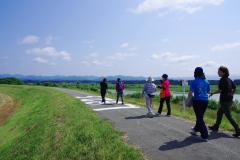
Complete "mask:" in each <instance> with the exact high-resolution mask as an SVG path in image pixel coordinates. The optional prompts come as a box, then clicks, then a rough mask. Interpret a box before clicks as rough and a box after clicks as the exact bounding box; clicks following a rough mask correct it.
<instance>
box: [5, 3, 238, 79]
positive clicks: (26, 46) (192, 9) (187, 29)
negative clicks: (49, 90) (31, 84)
mask: <svg viewBox="0 0 240 160" xmlns="http://www.w3.org/2000/svg"><path fill="white" fill-rule="evenodd" d="M239 6H240V1H239V0H114V1H112V0H106V1H99V0H51V1H49V0H41V1H39V0H21V1H19V0H1V1H0V74H24V75H96V76H108V75H129V76H160V75H162V74H163V73H167V74H168V75H169V77H179V76H192V75H193V71H194V68H195V67H197V66H201V67H203V69H204V72H205V74H206V75H217V69H218V67H219V66H220V65H225V66H227V67H228V68H229V69H230V74H231V75H240V63H239V60H240V54H239V52H240V10H239Z"/></svg>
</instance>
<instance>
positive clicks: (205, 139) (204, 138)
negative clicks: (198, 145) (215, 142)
mask: <svg viewBox="0 0 240 160" xmlns="http://www.w3.org/2000/svg"><path fill="white" fill-rule="evenodd" d="M200 137H201V139H202V140H203V141H205V142H207V141H208V137H203V136H200Z"/></svg>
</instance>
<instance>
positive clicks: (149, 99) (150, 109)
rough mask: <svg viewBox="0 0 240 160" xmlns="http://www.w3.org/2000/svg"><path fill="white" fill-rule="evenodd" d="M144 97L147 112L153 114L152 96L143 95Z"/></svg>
mask: <svg viewBox="0 0 240 160" xmlns="http://www.w3.org/2000/svg"><path fill="white" fill-rule="evenodd" d="M145 99H146V107H147V112H148V114H149V113H150V114H154V112H153V109H152V108H153V105H152V98H150V97H149V96H148V95H145Z"/></svg>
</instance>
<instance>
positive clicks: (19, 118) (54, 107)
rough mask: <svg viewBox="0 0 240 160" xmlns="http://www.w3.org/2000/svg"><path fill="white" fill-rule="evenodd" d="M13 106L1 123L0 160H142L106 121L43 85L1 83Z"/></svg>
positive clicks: (62, 94) (0, 88)
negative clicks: (12, 111) (12, 110)
mask: <svg viewBox="0 0 240 160" xmlns="http://www.w3.org/2000/svg"><path fill="white" fill-rule="evenodd" d="M0 93H1V94H5V95H9V96H10V97H12V98H13V99H14V100H15V101H16V102H17V103H18V105H19V106H18V108H17V110H16V111H15V112H14V113H12V115H11V116H10V117H8V119H7V120H6V121H5V122H4V124H2V125H1V126H0V159H1V160H13V159H14V160H15V159H18V160H30V159H36V160H39V159H43V160H49V159H50V160H52V159H53V160H55V159H56V160H61V159H62V160H68V159H81V160H113V159H114V160H115V159H117V160H118V159H119V160H120V159H124V160H127V159H129V160H134V159H135V160H139V159H140V160H141V159H144V158H143V155H142V153H141V152H140V151H139V150H138V149H136V148H134V147H132V146H129V145H128V144H127V143H126V142H124V140H123V138H122V137H123V133H119V132H117V131H116V130H114V129H113V128H112V126H111V125H110V124H109V123H108V122H106V121H105V120H102V119H100V118H99V117H98V116H97V115H96V113H94V112H93V111H91V110H90V109H89V108H87V107H86V106H85V105H84V104H83V103H81V102H80V101H79V100H76V99H74V98H72V97H70V96H68V95H66V94H64V93H61V92H58V91H55V90H52V89H48V88H45V87H32V86H10V85H0Z"/></svg>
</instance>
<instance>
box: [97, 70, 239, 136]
mask: <svg viewBox="0 0 240 160" xmlns="http://www.w3.org/2000/svg"><path fill="white" fill-rule="evenodd" d="M218 75H219V77H220V81H219V85H218V90H217V91H214V92H211V88H210V84H209V82H208V80H206V77H205V74H204V72H203V68H202V67H197V68H195V70H194V80H193V81H192V82H191V84H190V91H189V93H188V99H190V100H192V106H193V110H194V113H195V116H196V124H195V125H194V126H193V127H192V129H191V130H192V131H191V133H192V134H193V135H196V134H197V132H200V133H201V138H202V139H204V140H207V139H208V129H210V130H212V131H214V132H217V131H218V129H219V126H220V124H221V121H222V117H223V115H224V114H225V116H226V117H227V119H228V120H229V121H230V123H231V124H232V126H233V127H234V129H235V133H234V134H233V136H234V137H239V136H240V128H239V125H238V124H237V123H236V121H235V120H234V118H233V117H232V114H231V107H232V104H233V95H234V93H235V91H236V85H235V84H234V83H233V81H232V80H231V79H230V78H229V70H228V68H227V67H224V66H221V67H219V69H218ZM160 82H161V83H160V85H158V86H156V85H155V84H154V79H153V78H152V77H148V79H147V80H146V83H145V84H144V87H143V91H142V95H143V96H144V97H145V101H146V108H147V114H146V116H147V117H149V118H153V117H154V116H158V115H161V113H162V109H163V104H164V102H166V106H167V114H166V116H171V105H170V98H171V91H170V82H169V80H168V75H167V74H163V75H162V77H161V80H160ZM100 86H101V96H102V103H106V101H105V95H106V91H107V89H108V86H107V81H106V79H105V78H104V79H103V81H102V82H101V83H100ZM157 88H160V89H161V90H160V95H159V96H160V104H159V108H158V112H157V113H155V112H154V111H153V98H154V96H155V93H156V91H157ZM115 89H116V93H117V99H116V104H118V99H119V97H121V100H122V104H124V94H123V93H124V89H125V86H124V83H123V81H121V79H120V78H118V79H117V82H116V85H115ZM218 93H220V107H219V109H218V111H217V118H216V122H215V124H214V125H212V126H209V127H208V128H207V127H206V124H205V122H204V114H205V111H206V109H207V106H208V100H209V97H211V96H212V95H214V94H218Z"/></svg>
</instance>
